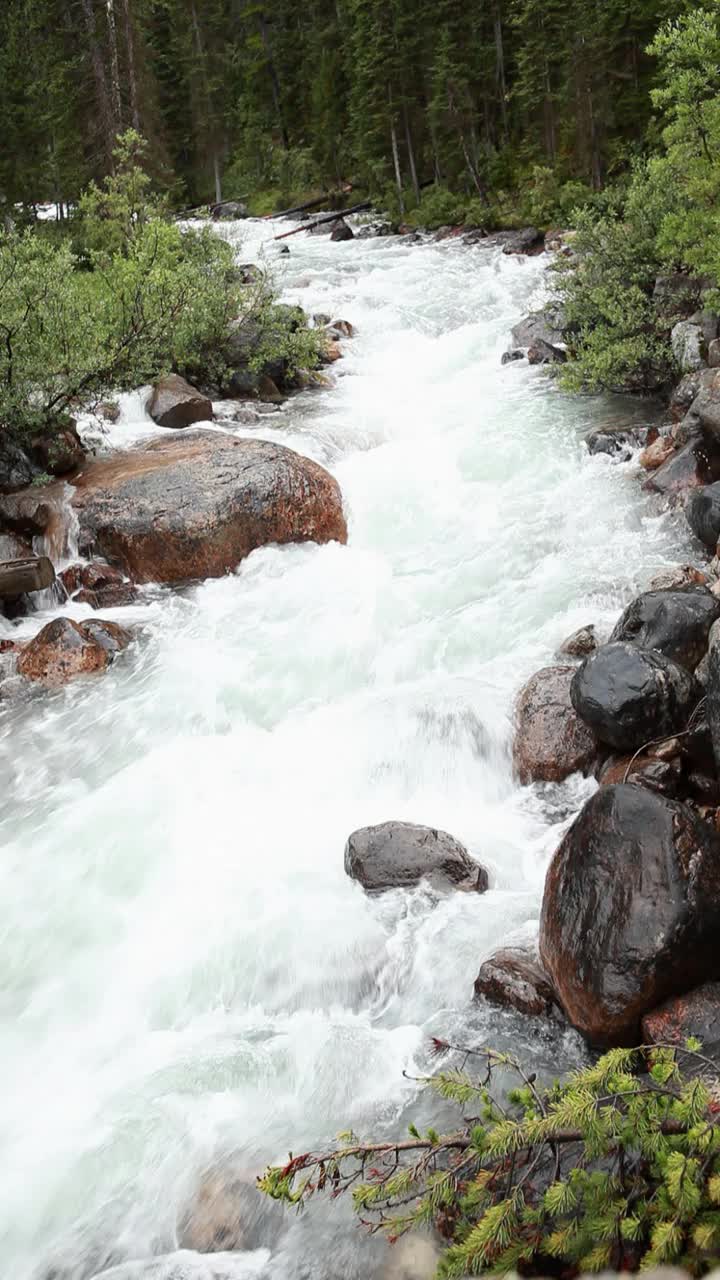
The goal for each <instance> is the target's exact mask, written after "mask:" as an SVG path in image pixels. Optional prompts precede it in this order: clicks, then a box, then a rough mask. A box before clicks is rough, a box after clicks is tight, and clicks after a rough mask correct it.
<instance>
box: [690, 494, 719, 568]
mask: <svg viewBox="0 0 720 1280" xmlns="http://www.w3.org/2000/svg"><path fill="white" fill-rule="evenodd" d="M685 515H686V517H687V522H688V524H689V525H690V528H691V529H692V531H693V533H694V534H695V537H696V538H699V539H700V541H701V542H702V543H703V544H704V546H706V547H707V548H708V550H710V551H713V552H714V551H715V548H716V546H717V542H718V538H719V537H720V481H719V482H716V483H715V484H708V485H704V486H703V488H701V489H695V490H694V492H693V493H691V494H689V495H688V498H687V501H686V503H685Z"/></svg>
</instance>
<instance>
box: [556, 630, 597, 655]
mask: <svg viewBox="0 0 720 1280" xmlns="http://www.w3.org/2000/svg"><path fill="white" fill-rule="evenodd" d="M597 647H598V644H597V638H596V636H595V624H594V623H592V622H590V623H588V625H587V626H586V627H580V629H579V630H578V631H573V633H572V635H571V636H568V637H567V640H563V642H562V644H561V645H560V648H559V649H558V653H560V654H563V655H566V656H567V657H568V658H587V657H588V655H589V654H591V653H594V652H595V650H596V649H597Z"/></svg>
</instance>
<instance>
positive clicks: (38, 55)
mask: <svg viewBox="0 0 720 1280" xmlns="http://www.w3.org/2000/svg"><path fill="white" fill-rule="evenodd" d="M690 9H692V6H691V5H690V6H689V5H688V4H687V3H686V0H630V3H628V2H627V0H623V2H622V3H621V2H620V0H478V3H477V4H475V5H472V6H467V5H465V4H459V3H457V0H439V3H434V4H426V3H423V2H422V0H412V2H409V0H390V2H389V3H388V2H387V0H382V2H381V0H307V3H304V4H296V3H291V2H290V0H274V3H272V4H263V3H255V2H254V0H73V2H72V3H67V2H66V0H13V3H9V4H5V5H3V6H2V12H1V13H0V117H2V120H3V146H2V152H1V154H0V196H1V197H2V199H3V200H4V201H6V202H9V203H11V204H15V203H17V202H20V201H25V202H27V201H30V202H32V201H39V200H49V199H53V200H62V201H72V200H74V199H75V198H76V197H77V196H78V194H79V193H80V191H81V190H82V189H83V188H84V187H85V186H86V185H87V183H88V181H89V180H91V179H93V178H94V179H96V180H97V179H99V178H102V176H103V175H104V174H105V173H107V171H108V170H109V168H110V167H111V165H112V146H113V141H114V138H115V137H116V135H118V134H119V133H121V132H122V131H123V130H124V129H125V128H128V127H132V128H134V129H135V130H137V131H138V132H139V133H141V134H142V135H143V136H144V137H145V138H147V139H148V142H149V145H150V153H151V157H152V168H153V171H154V177H155V178H156V180H157V181H158V183H159V184H161V185H162V186H163V187H164V188H165V189H167V190H169V191H170V192H171V193H172V196H173V199H174V201H175V202H176V203H177V205H183V204H186V205H193V204H198V203H200V202H201V201H207V200H209V199H215V200H220V199H221V198H223V197H225V198H249V199H250V202H251V211H253V212H262V211H263V207H262V206H263V202H265V203H266V204H268V207H273V206H274V204H275V203H277V199H276V197H278V198H279V197H280V196H282V195H285V196H287V197H292V196H293V195H295V194H300V195H302V194H303V193H305V192H312V191H314V190H316V189H317V190H320V191H322V190H323V189H330V188H333V187H337V186H338V185H339V184H340V183H345V182H352V183H353V184H354V185H355V186H356V187H358V188H361V189H364V190H366V191H367V192H369V193H371V194H372V195H374V196H380V195H383V194H385V193H389V192H392V191H394V192H395V196H394V198H395V199H399V200H400V202H401V205H402V206H403V208H408V207H409V208H412V206H413V204H417V202H418V200H419V199H420V195H421V191H422V189H424V188H426V187H428V186H429V185H430V184H435V187H436V188H438V187H439V188H441V189H447V190H448V191H449V192H451V193H454V194H456V195H459V196H463V197H465V198H466V199H472V198H476V199H478V200H479V201H481V202H486V201H487V200H488V198H489V197H491V198H494V199H496V200H499V201H500V206H501V209H502V207H503V200H504V201H505V203H506V206H509V204H510V203H512V202H515V203H516V202H517V198H518V195H519V197H520V198H521V199H522V198H523V197H525V198H526V197H527V193H528V191H529V190H532V189H533V188H534V187H536V186H537V183H538V178H537V168H538V167H540V168H541V169H542V170H546V169H549V170H551V171H552V173H553V176H554V179H556V180H557V183H558V184H559V185H560V186H562V185H563V184H567V183H571V184H582V186H583V187H587V188H589V189H591V190H598V189H600V188H601V187H602V186H603V185H604V184H605V183H606V182H607V181H608V180H609V179H613V178H614V177H616V176H617V175H618V174H621V173H622V172H624V171H625V170H626V169H627V168H628V165H629V164H630V163H631V162H632V160H633V159H634V158H635V157H636V156H637V155H638V154H640V153H641V152H642V151H643V149H644V148H645V147H647V145H648V142H649V141H650V143H652V130H651V135H650V138H649V137H648V127H649V125H650V121H651V111H652V107H651V102H650V97H649V90H650V89H651V87H652V85H653V83H654V75H655V61H654V59H653V58H652V57H650V56H649V55H648V53H647V47H648V45H649V43H650V41H651V40H652V38H653V36H654V34H655V32H656V31H657V29H658V28H659V27H660V26H661V25H662V24H663V23H665V22H666V21H667V20H668V19H673V18H677V17H679V16H681V15H682V14H683V13H685V12H688V11H689V10H690ZM545 182H546V184H547V176H546V175H545ZM570 195H571V196H575V197H577V185H575V188H574V190H571V191H570ZM506 212H507V208H506Z"/></svg>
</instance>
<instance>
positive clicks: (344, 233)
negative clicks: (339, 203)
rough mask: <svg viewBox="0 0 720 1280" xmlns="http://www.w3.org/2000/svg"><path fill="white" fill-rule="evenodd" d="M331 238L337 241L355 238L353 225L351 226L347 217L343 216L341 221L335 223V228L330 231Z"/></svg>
mask: <svg viewBox="0 0 720 1280" xmlns="http://www.w3.org/2000/svg"><path fill="white" fill-rule="evenodd" d="M330 239H331V240H335V241H338V240H354V239H355V235H354V232H353V229H352V227H349V226H348V224H347V222H346V221H345V219H344V218H341V219H340V220H339V222H337V223H333V228H332V231H331V232H330Z"/></svg>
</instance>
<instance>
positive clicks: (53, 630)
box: [17, 618, 132, 688]
mask: <svg viewBox="0 0 720 1280" xmlns="http://www.w3.org/2000/svg"><path fill="white" fill-rule="evenodd" d="M131 639H132V637H131V635H130V632H129V631H125V629H124V628H123V627H119V626H118V625H117V623H115V622H105V621H104V620H101V619H93V620H92V621H89V622H73V621H71V619H70V618H54V619H53V621H52V622H48V623H47V625H46V626H44V627H43V629H42V631H39V632H38V634H37V635H36V636H35V637H34V639H32V640H31V641H30V643H29V644H28V645H26V646H25V648H24V649H23V650H22V652H21V654H20V657H19V658H18V663H17V670H18V673H19V675H21V676H25V678H26V679H27V680H36V681H38V683H40V684H44V685H46V686H47V687H48V688H57V687H58V686H60V685H63V684H67V682H68V680H74V679H75V677H76V676H81V675H89V674H92V673H93V672H97V671H104V670H105V668H106V667H108V666H109V665H110V663H111V662H112V661H113V658H114V657H115V656H116V654H118V653H119V652H120V650H121V649H125V648H126V647H127V645H128V644H129V643H130V640H131Z"/></svg>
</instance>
